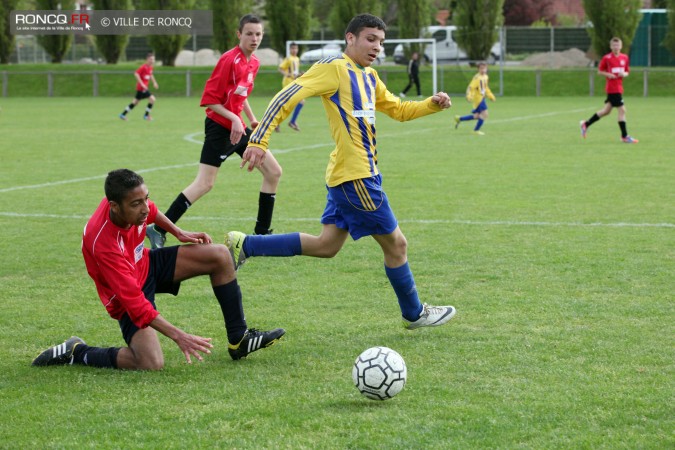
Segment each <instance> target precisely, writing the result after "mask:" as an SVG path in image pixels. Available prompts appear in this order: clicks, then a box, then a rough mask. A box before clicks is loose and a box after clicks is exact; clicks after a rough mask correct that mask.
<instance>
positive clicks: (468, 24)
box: [453, 0, 504, 61]
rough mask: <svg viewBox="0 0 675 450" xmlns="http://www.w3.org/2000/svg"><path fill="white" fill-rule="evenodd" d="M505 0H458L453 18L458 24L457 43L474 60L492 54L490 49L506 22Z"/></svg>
mask: <svg viewBox="0 0 675 450" xmlns="http://www.w3.org/2000/svg"><path fill="white" fill-rule="evenodd" d="M503 7H504V0H464V1H460V2H457V8H456V9H455V11H454V14H453V19H454V22H455V24H456V25H457V43H458V44H459V46H460V47H461V48H462V49H463V50H464V51H465V52H466V54H467V56H468V57H469V59H470V60H472V61H477V60H484V59H487V58H488V57H489V56H490V49H491V48H492V46H493V45H494V44H495V42H497V41H498V40H499V27H500V26H501V25H502V24H503V23H504V16H503V14H502V10H503Z"/></svg>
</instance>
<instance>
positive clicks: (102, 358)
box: [73, 344, 120, 369]
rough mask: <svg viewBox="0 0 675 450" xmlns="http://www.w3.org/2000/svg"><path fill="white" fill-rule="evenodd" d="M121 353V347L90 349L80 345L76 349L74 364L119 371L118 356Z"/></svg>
mask: <svg viewBox="0 0 675 450" xmlns="http://www.w3.org/2000/svg"><path fill="white" fill-rule="evenodd" d="M119 351H120V348H119V347H107V348H102V347H89V346H88V345H84V344H80V345H77V346H76V347H75V351H74V352H73V357H74V360H73V362H74V363H76V364H83V365H85V366H92V367H105V368H109V369H117V354H118V353H119Z"/></svg>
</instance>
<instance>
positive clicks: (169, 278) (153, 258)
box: [119, 245, 180, 345]
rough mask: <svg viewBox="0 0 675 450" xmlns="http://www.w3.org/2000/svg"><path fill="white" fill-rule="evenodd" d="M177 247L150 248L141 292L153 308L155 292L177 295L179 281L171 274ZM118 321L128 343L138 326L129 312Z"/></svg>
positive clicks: (176, 257)
mask: <svg viewBox="0 0 675 450" xmlns="http://www.w3.org/2000/svg"><path fill="white" fill-rule="evenodd" d="M179 247H180V246H179V245H175V246H173V247H164V248H156V249H154V250H150V267H149V268H148V277H147V278H146V279H145V284H144V285H143V294H145V298H146V299H147V300H148V302H150V304H151V305H152V307H153V308H154V309H157V307H156V306H155V294H156V293H160V294H162V293H165V294H173V295H178V290H179V289H180V282H179V283H175V282H174V281H173V275H174V273H175V272H176V260H177V259H178V248H179ZM119 323H120V329H121V330H122V336H123V337H124V341H125V342H126V343H127V345H129V344H130V343H131V338H132V337H134V334H136V332H137V331H138V330H140V328H138V327H137V326H136V325H135V324H134V323H133V322H132V321H131V318H130V317H129V314H126V313H125V314H124V315H123V316H122V318H121V319H120V320H119Z"/></svg>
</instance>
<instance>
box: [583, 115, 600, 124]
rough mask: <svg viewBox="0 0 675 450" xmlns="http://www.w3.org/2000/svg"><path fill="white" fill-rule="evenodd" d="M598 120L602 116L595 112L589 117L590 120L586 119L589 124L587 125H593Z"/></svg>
mask: <svg viewBox="0 0 675 450" xmlns="http://www.w3.org/2000/svg"><path fill="white" fill-rule="evenodd" d="M598 120H600V116H598V114H597V113H596V114H593V115H592V116H591V118H590V119H588V120H587V121H586V126H587V127H590V126H591V125H593V124H594V123H595V122H597V121H598Z"/></svg>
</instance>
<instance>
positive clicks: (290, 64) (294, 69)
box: [275, 42, 305, 131]
mask: <svg viewBox="0 0 675 450" xmlns="http://www.w3.org/2000/svg"><path fill="white" fill-rule="evenodd" d="M288 53H289V55H288V56H287V57H286V58H284V60H283V61H281V64H279V72H280V73H281V74H282V75H283V76H284V78H283V79H282V80H281V87H282V88H285V87H286V86H288V85H289V84H291V83H292V82H293V81H295V79H296V78H298V77H299V76H300V75H302V72H300V58H298V44H296V43H295V42H292V43H291V45H289V46H288ZM304 104H305V101H304V100H302V101H300V103H298V104H297V106H296V107H295V109H294V110H293V115H292V116H291V120H290V122H288V126H289V127H291V128H292V129H294V130H295V131H300V127H299V126H298V123H297V120H298V115H299V114H300V110H301V109H302V107H303V106H304ZM275 131H281V130H280V129H279V127H276V129H275Z"/></svg>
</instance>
